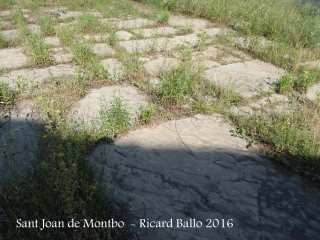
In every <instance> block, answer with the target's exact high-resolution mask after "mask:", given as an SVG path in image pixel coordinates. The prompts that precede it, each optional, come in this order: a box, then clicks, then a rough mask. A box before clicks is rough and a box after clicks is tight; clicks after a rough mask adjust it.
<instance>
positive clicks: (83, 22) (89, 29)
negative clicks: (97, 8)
mask: <svg viewBox="0 0 320 240" xmlns="http://www.w3.org/2000/svg"><path fill="white" fill-rule="evenodd" d="M77 28H78V29H79V30H80V31H81V32H82V33H104V32H106V30H107V25H104V24H102V23H101V22H100V21H99V18H98V17H97V16H95V15H92V14H89V13H85V14H83V15H82V16H80V17H79V18H78V21H77Z"/></svg>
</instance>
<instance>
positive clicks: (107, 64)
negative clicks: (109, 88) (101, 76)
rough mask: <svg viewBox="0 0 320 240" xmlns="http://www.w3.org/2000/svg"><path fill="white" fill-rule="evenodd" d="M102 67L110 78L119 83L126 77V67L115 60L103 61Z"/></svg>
mask: <svg viewBox="0 0 320 240" xmlns="http://www.w3.org/2000/svg"><path fill="white" fill-rule="evenodd" d="M101 64H102V66H103V67H104V68H105V69H106V70H108V73H109V78H110V79H111V80H115V81H118V80H120V79H121V78H123V76H124V75H125V67H124V66H123V64H122V63H121V62H120V61H118V60H117V59H115V58H109V59H106V60H103V61H101Z"/></svg>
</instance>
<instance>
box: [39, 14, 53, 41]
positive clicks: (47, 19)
mask: <svg viewBox="0 0 320 240" xmlns="http://www.w3.org/2000/svg"><path fill="white" fill-rule="evenodd" d="M37 22H38V24H39V26H40V29H41V31H42V32H43V34H44V35H46V36H53V35H55V34H56V30H55V28H56V26H57V24H58V21H57V19H56V18H55V17H53V16H51V15H49V14H45V15H43V16H40V17H39V18H38V21H37Z"/></svg>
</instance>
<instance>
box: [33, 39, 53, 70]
mask: <svg viewBox="0 0 320 240" xmlns="http://www.w3.org/2000/svg"><path fill="white" fill-rule="evenodd" d="M27 47H28V51H27V52H28V54H29V55H30V57H31V59H32V61H33V63H34V64H35V65H36V66H48V65H51V64H52V63H53V60H52V58H51V56H50V51H49V46H48V45H47V44H46V43H45V42H44V40H43V39H42V38H41V37H40V36H38V35H36V34H31V35H30V36H29V37H28V39H27Z"/></svg>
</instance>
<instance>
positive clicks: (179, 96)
mask: <svg viewBox="0 0 320 240" xmlns="http://www.w3.org/2000/svg"><path fill="white" fill-rule="evenodd" d="M160 79H161V82H160V85H159V87H158V88H157V90H156V94H157V96H158V98H159V100H160V101H161V102H163V103H164V104H167V105H169V106H171V107H179V105H180V104H181V103H182V102H183V101H184V100H186V98H187V97H189V96H191V95H193V93H194V90H195V87H196V84H197V83H199V81H200V80H201V78H199V75H198V73H197V71H195V69H194V68H193V67H190V66H189V65H188V64H183V65H181V66H179V67H178V68H177V69H175V70H173V71H167V72H162V73H160Z"/></svg>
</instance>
